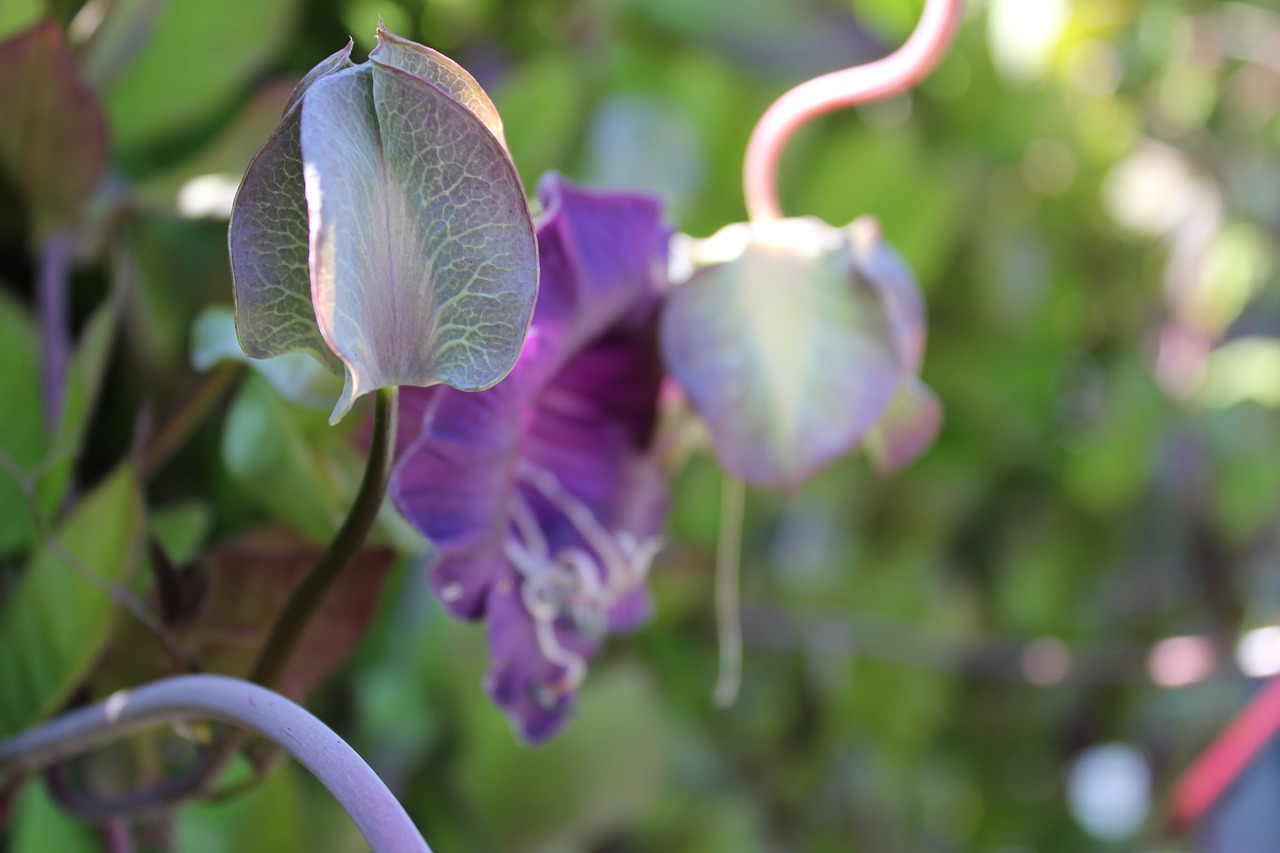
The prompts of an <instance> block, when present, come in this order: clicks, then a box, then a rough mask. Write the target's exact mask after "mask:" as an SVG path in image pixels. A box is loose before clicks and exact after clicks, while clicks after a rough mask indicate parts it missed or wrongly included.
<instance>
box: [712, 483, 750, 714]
mask: <svg viewBox="0 0 1280 853" xmlns="http://www.w3.org/2000/svg"><path fill="white" fill-rule="evenodd" d="M746 491H747V490H746V486H745V485H744V484H743V482H742V481H741V480H739V479H737V478H736V477H730V476H729V475H727V474H726V475H725V477H724V484H723V485H722V486H721V491H720V536H719V540H718V541H717V542H716V627H717V629H718V631H719V635H720V674H719V676H718V677H717V678H716V687H715V692H714V694H713V696H714V698H715V703H716V706H717V707H720V708H728V707H729V706H730V705H732V704H733V703H734V702H735V701H737V698H738V687H739V685H740V684H741V683H742V617H741V614H740V613H739V610H738V575H739V573H740V571H741V567H742V520H743V514H744V510H745V507H744V503H745V498H746Z"/></svg>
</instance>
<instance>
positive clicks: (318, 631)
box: [181, 529, 395, 698]
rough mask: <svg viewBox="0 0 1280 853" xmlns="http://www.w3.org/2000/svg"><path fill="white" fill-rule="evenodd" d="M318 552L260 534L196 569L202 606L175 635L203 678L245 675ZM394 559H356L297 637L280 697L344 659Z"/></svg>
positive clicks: (381, 552) (308, 685)
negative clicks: (203, 588) (204, 587)
mask: <svg viewBox="0 0 1280 853" xmlns="http://www.w3.org/2000/svg"><path fill="white" fill-rule="evenodd" d="M320 553H321V549H320V548H318V547H317V546H315V545H312V544H309V543H306V542H303V541H301V540H299V539H298V538H297V537H296V536H295V535H294V534H293V533H290V532H288V531H286V530H284V529H268V530H263V531H259V532H257V533H254V534H250V535H249V536H246V537H244V538H242V539H239V540H236V541H234V542H231V543H229V544H227V545H224V546H222V547H221V548H218V549H217V550H216V551H214V552H213V553H211V554H210V555H209V556H208V557H207V558H206V559H205V560H204V562H203V569H204V570H205V571H206V572H207V578H208V584H209V587H208V591H207V593H206V598H205V601H204V604H203V606H202V607H201V609H200V612H199V613H198V614H197V616H196V618H195V619H194V621H192V623H191V624H190V625H188V626H186V627H185V628H184V629H182V631H181V634H182V637H183V646H184V647H185V648H186V649H187V651H188V653H189V654H191V655H192V656H193V657H194V658H195V659H196V660H198V661H199V662H200V664H201V666H202V667H203V668H204V669H205V670H206V671H208V672H219V673H225V674H228V675H246V674H247V673H248V671H249V668H250V667H251V666H252V665H253V661H254V658H255V657H256V656H257V654H258V651H259V650H260V649H261V648H262V644H263V643H264V642H265V641H266V638H267V634H268V633H269V631H270V629H271V626H272V625H273V624H274V623H275V620H276V617H278V616H279V615H280V613H281V611H283V610H284V606H285V603H286V602H287V601H288V600H289V596H290V595H291V594H292V593H293V590H294V589H295V588H296V587H297V586H298V584H299V583H301V582H302V578H303V577H304V576H305V575H306V573H307V571H308V570H309V569H310V568H311V566H312V565H313V564H314V563H315V561H316V558H317V557H319V556H320ZM394 558H395V552H394V551H392V550H391V549H390V548H366V549H364V550H362V551H361V552H360V553H358V554H357V555H356V557H355V560H354V562H353V564H352V565H350V566H348V567H347V569H346V571H344V572H343V574H342V577H341V578H339V579H338V582H337V584H336V585H335V586H334V588H333V589H332V590H331V591H330V592H329V595H328V597H327V598H326V599H325V601H324V603H323V604H321V605H320V608H319V610H318V611H317V612H316V614H315V616H314V617H313V618H312V620H311V624H310V625H309V626H308V627H307V630H306V633H304V634H303V636H302V639H301V641H300V642H299V645H298V648H297V650H296V651H295V652H294V654H293V657H292V662H291V664H290V666H289V668H288V669H287V670H286V671H285V676H284V683H283V684H282V685H280V687H281V692H282V693H284V694H285V695H287V696H290V697H294V698H301V697H302V696H305V695H306V694H307V693H308V692H309V691H310V690H311V689H312V688H313V687H314V686H315V685H316V684H318V683H319V682H320V681H322V680H323V679H324V678H325V676H327V675H328V674H329V673H330V672H332V671H333V670H334V669H335V668H336V667H337V666H338V664H340V663H341V662H342V661H343V660H344V659H345V658H346V656H347V654H348V653H350V651H351V650H352V648H354V647H355V645H356V643H357V642H359V640H360V638H361V637H362V636H364V632H365V629H366V628H367V627H368V624H369V620H370V619H371V618H372V617H373V611H374V606H375V605H376V604H377V601H378V590H379V589H380V588H381V586H382V580H383V578H385V577H386V574H387V570H388V569H390V568H391V564H392V562H393V560H394Z"/></svg>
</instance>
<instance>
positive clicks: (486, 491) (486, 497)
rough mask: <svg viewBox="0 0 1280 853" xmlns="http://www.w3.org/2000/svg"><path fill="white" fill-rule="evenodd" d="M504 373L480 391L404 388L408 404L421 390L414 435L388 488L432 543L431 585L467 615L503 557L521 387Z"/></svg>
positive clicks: (475, 611) (480, 602)
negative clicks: (418, 430) (422, 404)
mask: <svg viewBox="0 0 1280 853" xmlns="http://www.w3.org/2000/svg"><path fill="white" fill-rule="evenodd" d="M522 391H523V387H522V384H521V382H520V377H519V376H517V375H512V376H510V377H508V378H507V379H506V380H504V381H503V382H500V383H499V384H498V385H496V386H494V387H493V388H491V389H489V390H488V391H484V392H481V393H467V392H463V391H457V390H455V389H453V388H448V387H444V386H437V387H434V388H430V389H418V388H404V389H401V394H402V396H403V397H405V398H406V399H407V401H408V402H409V404H410V408H411V409H412V408H414V407H415V406H417V404H418V403H419V402H420V401H419V400H415V398H417V397H419V396H422V397H427V398H429V399H428V402H427V405H426V407H425V413H424V414H423V416H422V430H421V433H420V435H419V437H418V439H417V440H416V441H415V442H414V443H412V444H411V445H410V446H409V447H408V448H407V449H405V450H404V452H403V455H402V456H401V457H400V460H399V462H398V463H397V464H396V468H395V471H394V472H393V474H392V478H391V484H390V493H391V497H392V499H393V500H394V501H395V503H396V506H397V507H398V508H399V510H400V512H401V514H403V515H404V517H405V518H406V519H408V520H409V522H410V523H411V524H413V525H414V526H415V527H416V528H418V530H420V531H421V532H422V533H423V534H424V535H425V536H426V537H427V538H428V539H430V540H431V543H432V544H433V545H434V546H435V547H436V548H437V549H438V550H439V552H440V559H439V561H438V562H437V563H436V564H435V566H434V567H433V568H432V572H431V580H432V584H433V586H434V587H435V589H436V593H437V594H438V595H439V596H440V598H441V600H442V601H443V602H444V603H445V605H446V606H447V607H448V608H449V610H450V611H451V612H453V613H454V614H456V615H458V616H461V617H464V618H467V619H475V618H478V617H479V616H481V615H482V614H483V612H484V598H485V593H486V592H487V590H488V587H489V585H490V584H491V583H492V582H493V579H494V577H495V576H496V574H497V572H499V571H500V570H501V569H502V567H503V566H504V565H505V558H504V557H503V555H502V542H503V538H504V536H505V533H506V519H507V501H508V500H509V497H510V493H511V489H512V467H513V466H514V464H515V460H516V456H517V453H518V451H519V439H520V424H521V418H522V413H523V406H522V403H523V400H524V394H523V393H522Z"/></svg>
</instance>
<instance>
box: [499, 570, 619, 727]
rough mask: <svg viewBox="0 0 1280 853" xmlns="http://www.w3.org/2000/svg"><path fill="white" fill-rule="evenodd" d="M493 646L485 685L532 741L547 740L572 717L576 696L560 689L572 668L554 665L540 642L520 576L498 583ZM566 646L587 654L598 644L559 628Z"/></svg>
mask: <svg viewBox="0 0 1280 853" xmlns="http://www.w3.org/2000/svg"><path fill="white" fill-rule="evenodd" d="M486 613H487V617H488V619H487V621H488V630H489V649H490V653H491V655H492V658H493V662H492V665H491V666H490V668H489V674H488V676H487V677H486V679H485V688H486V690H487V691H488V693H489V696H490V698H491V699H493V701H494V702H495V703H496V704H497V705H498V707H500V708H501V709H502V710H503V711H505V712H506V714H507V715H508V716H509V717H511V719H512V722H513V723H514V724H515V725H516V728H517V729H518V730H519V732H520V736H521V737H523V738H524V739H525V740H526V741H528V742H530V743H536V742H538V741H542V740H545V739H546V738H548V737H550V736H551V735H553V734H555V732H556V731H557V730H559V728H560V727H561V726H562V725H564V724H565V722H567V721H568V719H569V715H570V714H571V713H572V712H573V706H574V700H575V698H576V695H575V693H574V692H573V691H563V690H561V689H560V683H561V680H562V679H563V678H564V677H565V674H566V670H565V668H564V667H563V666H560V665H558V664H555V663H552V662H551V661H549V660H547V658H546V657H545V656H544V655H543V653H542V650H541V649H540V648H539V646H538V640H537V636H536V632H535V628H534V622H533V618H532V617H531V616H530V615H529V613H528V611H527V610H525V608H524V604H523V602H522V601H521V599H520V586H519V582H518V580H517V579H516V578H515V576H514V574H509V575H507V576H505V577H503V578H502V579H501V580H499V581H498V582H497V583H495V584H494V585H493V586H492V587H491V588H490V591H489V601H488V606H487V608H486ZM557 637H558V638H559V640H560V642H561V644H562V645H563V646H565V647H566V648H567V649H570V650H572V651H573V652H574V653H576V654H581V655H583V656H584V657H586V656H587V655H588V654H590V653H593V652H594V651H595V647H594V644H591V643H588V642H587V641H586V640H584V639H583V638H582V637H581V636H580V635H578V634H576V633H570V632H568V631H565V630H558V631H557Z"/></svg>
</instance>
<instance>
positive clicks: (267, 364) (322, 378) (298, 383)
mask: <svg viewBox="0 0 1280 853" xmlns="http://www.w3.org/2000/svg"><path fill="white" fill-rule="evenodd" d="M223 361H238V362H242V363H244V364H247V365H249V366H250V367H252V368H253V369H254V370H256V371H257V372H258V373H259V374H260V375H261V376H262V377H263V378H264V379H266V380H267V381H268V382H270V383H271V385H272V386H273V387H274V388H275V389H276V391H278V392H279V393H280V395H281V396H282V397H284V398H285V399H286V400H288V401H289V402H291V403H297V404H298V405H299V406H306V407H307V408H310V409H327V408H329V407H330V406H332V405H333V401H334V398H336V397H337V396H338V394H339V393H341V391H342V381H341V380H340V379H338V377H337V376H335V375H334V374H332V373H330V372H329V371H327V370H325V369H324V368H323V367H321V366H320V365H319V364H318V363H317V362H316V360H315V359H313V358H310V357H309V356H307V355H305V354H303V353H300V352H287V353H285V354H284V355H277V356H275V357H273V358H249V357H248V356H246V355H245V354H244V350H243V349H241V348H240V343H239V341H238V340H237V338H236V320H235V314H234V313H233V312H232V311H231V309H229V308H227V307H225V306H222V305H215V306H212V307H210V308H206V309H205V310H204V311H202V312H201V313H200V316H199V317H197V318H196V323H195V326H194V327H193V328H192V330H191V363H192V364H193V365H194V366H195V368H196V370H202V371H203V370H208V369H210V368H211V367H213V366H214V365H215V364H218V363H219V362H223Z"/></svg>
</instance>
